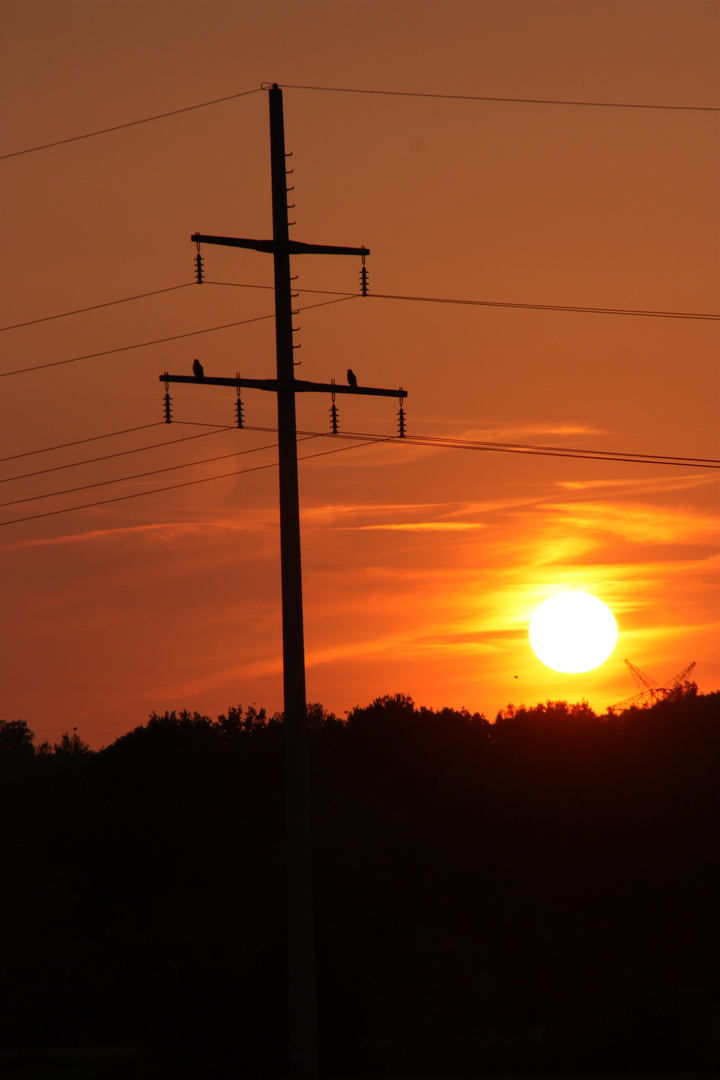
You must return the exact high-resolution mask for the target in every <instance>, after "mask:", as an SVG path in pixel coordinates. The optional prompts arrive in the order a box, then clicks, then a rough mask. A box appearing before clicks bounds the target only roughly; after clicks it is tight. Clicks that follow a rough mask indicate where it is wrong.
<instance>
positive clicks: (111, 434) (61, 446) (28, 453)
mask: <svg viewBox="0 0 720 1080" xmlns="http://www.w3.org/2000/svg"><path fill="white" fill-rule="evenodd" d="M178 423H181V421H178ZM163 426H164V422H163V421H162V420H156V421H155V422H154V423H152V424H140V425H139V427H131V428H123V429H122V431H108V432H106V433H105V435H90V436H89V437H88V438H87V439H74V440H73V441H72V442H66V443H56V445H55V446H45V447H43V449H42V450H24V451H23V453H22V454H9V455H8V456H7V457H4V458H0V462H3V461H16V460H17V459H18V458H23V457H33V456H34V455H35V454H49V453H51V452H52V451H53V450H66V449H67V448H68V447H69V446H81V445H82V444H83V443H89V442H98V440H100V439H114V438H115V436H116V435H130V434H131V433H132V432H134V431H147V429H148V428H154V427H163ZM208 426H210V425H208Z"/></svg>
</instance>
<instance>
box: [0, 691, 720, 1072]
mask: <svg viewBox="0 0 720 1080" xmlns="http://www.w3.org/2000/svg"><path fill="white" fill-rule="evenodd" d="M310 757H311V773H312V792H313V796H312V797H313V806H312V812H313V829H314V836H313V843H314V864H315V868H314V873H315V895H316V923H317V960H318V1015H319V1039H320V1055H321V1057H320V1061H321V1076H322V1077H323V1080H362V1078H367V1080H370V1078H372V1080H399V1078H400V1077H428V1078H433V1080H465V1078H466V1077H467V1078H469V1077H477V1078H479V1077H487V1078H493V1080H494V1078H495V1077H496V1076H497V1077H498V1078H499V1077H501V1076H502V1077H507V1076H516V1077H518V1078H520V1077H522V1076H526V1075H528V1076H529V1075H532V1076H535V1077H537V1076H546V1077H554V1076H565V1077H568V1076H572V1077H585V1076H588V1077H596V1078H598V1080H601V1078H604V1077H610V1076H613V1077H615V1076H624V1077H627V1078H631V1077H632V1078H633V1080H634V1078H635V1077H640V1076H642V1077H645V1078H647V1080H651V1078H654V1077H655V1076H660V1075H662V1076H677V1077H680V1076H691V1075H692V1076H697V1077H701V1076H710V1075H714V1074H715V1073H716V1072H717V1071H718V1070H720V964H719V963H718V960H719V959H720V957H719V955H718V931H717V923H718V897H719V896H720V859H719V858H718V853H719V852H720V695H718V694H711V695H698V694H697V693H696V691H695V689H694V688H693V687H692V686H689V687H685V688H684V689H683V691H682V692H680V693H678V694H677V695H676V696H675V699H674V700H671V701H666V702H663V703H660V704H659V705H657V706H655V707H654V708H653V709H650V710H642V711H637V710H633V711H631V712H627V713H625V714H623V715H622V716H618V717H612V716H606V717H598V716H595V714H594V713H592V712H591V710H589V709H588V708H587V706H585V705H576V706H575V705H574V706H568V705H567V704H566V703H563V702H560V703H548V704H547V705H546V706H539V707H536V708H534V709H529V710H524V709H520V710H517V711H516V710H508V711H507V712H506V713H504V714H503V715H501V716H500V717H499V718H498V720H497V722H496V723H494V724H488V723H487V722H486V721H485V719H484V718H483V717H481V716H478V715H470V714H468V713H462V712H461V713H458V712H453V711H450V710H446V711H443V712H432V711H429V710H425V709H418V708H416V707H414V706H413V704H412V702H410V701H409V700H408V699H406V698H403V697H395V698H388V699H382V700H380V701H378V702H376V703H374V704H373V705H372V706H370V707H368V708H367V709H357V710H355V711H354V712H353V713H352V714H351V715H350V716H349V717H348V718H347V720H344V721H339V720H336V719H335V718H333V717H332V716H328V715H326V714H325V713H324V712H323V711H322V709H320V708H319V707H316V708H314V709H313V711H312V717H311V740H310ZM283 814H284V811H283V731H282V725H281V723H280V722H278V721H276V722H268V721H266V720H265V718H264V717H263V716H262V715H261V714H257V713H256V712H255V711H254V710H252V709H251V710H246V711H245V712H243V711H242V710H230V711H229V713H228V715H227V716H224V717H221V718H219V720H218V721H211V720H209V719H208V718H204V717H199V716H197V715H193V716H191V715H188V714H182V715H180V716H175V715H173V714H171V715H169V716H168V715H166V716H164V717H157V716H154V717H152V718H151V720H150V722H149V723H148V724H147V725H144V726H143V727H142V728H139V729H136V730H135V731H133V732H131V733H130V734H128V735H126V736H124V737H123V738H121V739H119V740H118V741H117V742H115V743H113V744H112V746H110V747H108V748H107V749H105V750H103V751H101V752H99V753H89V752H87V750H86V748H85V747H84V746H83V745H82V743H81V742H80V740H79V739H77V738H69V739H67V740H63V743H62V744H61V745H59V746H57V747H54V748H53V747H41V748H36V747H35V746H34V745H33V741H32V738H31V736H30V734H29V733H28V732H27V730H26V729H25V728H24V725H18V724H16V723H5V724H0V875H1V878H0V1070H2V1071H3V1072H4V1073H5V1074H7V1075H9V1076H14V1077H16V1078H17V1080H31V1078H32V1080H35V1078H36V1077H37V1078H48V1080H55V1078H56V1077H60V1076H63V1077H66V1078H67V1080H86V1078H91V1077H92V1078H93V1080H94V1078H97V1080H105V1078H107V1080H125V1078H126V1077H133V1080H165V1078H166V1077H174V1078H175V1077H180V1076H193V1077H208V1078H217V1080H221V1078H224V1077H226V1076H227V1077H229V1076H233V1077H234V1078H239V1080H244V1078H246V1077H247V1078H256V1077H257V1078H258V1080H262V1078H263V1077H267V1078H268V1080H272V1078H275V1077H284V1076H286V1075H287V1069H286V1066H285V1061H286V1016H287V1000H286V982H287V978H286V959H285V958H286V927H285V915H284V896H285V893H284V818H283Z"/></svg>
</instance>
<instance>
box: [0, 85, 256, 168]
mask: <svg viewBox="0 0 720 1080" xmlns="http://www.w3.org/2000/svg"><path fill="white" fill-rule="evenodd" d="M258 91H259V87H256V88H255V89H254V90H242V91H240V93H238V94H228V95H227V96H226V97H221V98H214V99H213V100H212V101H201V102H199V103H198V104H197V105H186V106H185V107H184V108H183V109H171V110H170V112H164V113H156V114H155V116H146V117H144V118H143V119H142V120H130V121H128V122H127V123H125V124H114V125H113V126H112V127H106V128H100V129H99V130H97V131H86V132H85V134H84V135H73V136H71V138H69V139H56V140H55V142H49V143H42V145H40V146H28V147H27V148H26V149H25V150H14V151H13V152H12V153H10V154H0V161H5V160H7V158H13V157H21V156H22V155H23V154H34V153H36V151H38V150H49V149H51V147H53V146H65V145H66V144H67V143H73V142H80V140H81V139H93V138H94V137H95V136H96V135H107V134H109V133H110V132H111V131H122V130H123V128H130V127H137V126H138V125H139V124H149V123H151V122H152V121H153V120H164V119H166V118H167V117H169V116H179V115H180V113H187V112H192V111H193V110H194V109H206V108H207V107H208V106H209V105H219V104H220V103H221V102H223V101H234V100H235V99H236V98H241V97H247V96H248V94H257V93H258Z"/></svg>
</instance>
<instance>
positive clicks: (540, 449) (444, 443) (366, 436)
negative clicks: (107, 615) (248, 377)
mask: <svg viewBox="0 0 720 1080" xmlns="http://www.w3.org/2000/svg"><path fill="white" fill-rule="evenodd" d="M245 430H248V431H261V432H269V433H277V428H274V427H260V426H246V428H245ZM298 435H301V436H303V437H304V438H305V439H314V438H330V439H342V440H344V441H351V442H352V443H353V445H352V446H344V447H336V448H334V449H333V450H322V451H318V452H317V453H315V454H305V455H303V456H302V457H301V458H300V459H299V460H301V461H307V460H310V459H312V458H317V457H325V456H327V455H329V454H334V453H339V452H341V451H342V450H352V449H358V448H359V447H362V446H371V445H376V444H378V443H395V444H401V443H405V444H408V443H409V444H411V445H416V446H427V447H431V448H434V449H443V450H445V449H454V450H476V451H485V452H495V453H506V454H527V455H530V456H542V457H562V458H575V459H576V460H580V461H588V460H590V461H608V462H620V463H624V464H633V465H664V466H676V467H684V468H700V469H720V460H716V459H714V458H691V457H682V456H673V455H660V454H636V453H631V452H624V451H623V452H621V451H617V452H616V451H611V450H582V449H580V448H577V447H575V448H571V447H567V448H566V447H556V446H542V445H534V444H530V443H501V442H491V441H487V442H485V441H480V440H470V439H445V438H442V437H441V436H428V435H405V436H404V438H403V439H400V438H399V437H398V436H397V435H389V436H383V435H376V434H372V433H369V432H359V431H355V432H344V433H339V434H337V435H333V434H331V433H330V432H323V431H301V430H298ZM276 445H277V444H276V443H272V444H270V445H269V446H263V447H255V448H252V449H249V450H244V451H238V452H237V453H234V454H224V455H220V456H219V457H215V458H204V459H202V460H200V461H194V462H188V463H187V464H186V465H176V466H171V467H170V468H165V469H156V470H152V471H151V472H146V473H139V474H137V475H136V476H127V477H119V478H118V479H116V480H107V481H102V482H101V483H98V484H87V485H85V486H84V487H78V488H70V489H67V490H65V491H57V492H50V493H49V494H47V495H38V496H34V497H33V498H31V499H19V500H16V502H18V503H19V502H31V501H36V500H38V499H42V498H50V497H51V496H53V495H66V494H70V493H71V492H74V491H82V490H87V489H89V488H91V487H101V486H103V485H106V484H113V483H121V482H123V481H127V480H132V479H139V478H144V477H147V476H153V475H157V474H159V473H163V472H170V471H173V469H180V468H189V467H190V466H192V465H203V464H207V463H208V462H211V461H220V460H222V459H224V458H228V457H238V456H242V455H243V454H247V453H254V452H256V451H258V450H266V449H271V448H272V447H274V446H276ZM276 465H277V462H270V463H268V464H266V465H257V466H253V467H252V468H250V469H240V470H237V471H233V472H229V473H219V474H217V475H215V476H206V477H201V478H200V479H198V480H187V481H182V482H181V483H178V484H170V485H167V486H165V487H161V488H151V489H149V490H146V491H137V492H131V493H130V494H127V495H119V496H116V497H114V498H110V499H101V500H98V501H96V502H91V503H84V504H82V505H80V506H68V507H64V508H63V509H61V510H50V511H46V512H44V513H40V514H33V515H30V516H28V517H23V518H14V519H12V520H10V521H3V522H0V526H2V525H16V524H19V523H21V522H25V521H34V520H36V519H38V518H43V517H51V516H53V515H56V514H64V513H70V512H71V511H74V510H86V509H88V508H90V507H94V506H104V505H106V504H107V503H113V502H121V501H124V500H127V499H133V498H139V497H140V496H142V495H152V494H159V493H161V492H165V491H171V490H174V489H175V488H180V487H189V486H192V485H195V484H203V483H209V482H210V481H212V480H220V479H223V478H224V477H228V476H240V475H243V474H244V473H250V472H258V471H260V470H262V469H269V468H273V467H275V466H276ZM2 505H4V506H11V505H15V503H4V504H2Z"/></svg>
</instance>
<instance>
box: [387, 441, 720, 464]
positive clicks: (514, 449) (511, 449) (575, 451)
mask: <svg viewBox="0 0 720 1080" xmlns="http://www.w3.org/2000/svg"><path fill="white" fill-rule="evenodd" d="M404 438H405V439H406V440H407V441H408V442H411V443H414V444H416V445H422V446H432V447H437V448H441V449H445V448H448V449H454V450H485V451H493V452H495V453H503V454H530V455H539V456H542V457H565V458H576V459H578V460H580V461H619V462H624V463H625V464H630V465H676V466H679V467H682V468H693V469H720V460H717V459H716V458H692V457H682V456H680V455H677V456H676V455H673V454H636V453H631V452H629V451H614V450H583V449H581V448H578V447H562V446H542V445H541V446H537V445H533V444H530V443H501V442H492V441H489V442H482V441H480V440H470V439H444V438H442V437H441V436H432V435H408V434H406V435H405V436H404Z"/></svg>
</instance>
